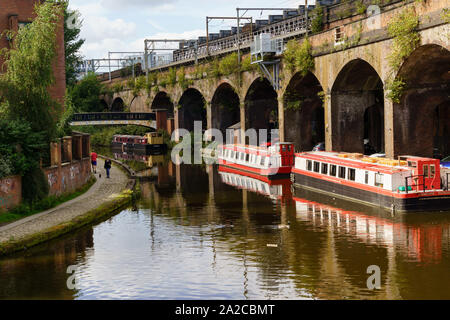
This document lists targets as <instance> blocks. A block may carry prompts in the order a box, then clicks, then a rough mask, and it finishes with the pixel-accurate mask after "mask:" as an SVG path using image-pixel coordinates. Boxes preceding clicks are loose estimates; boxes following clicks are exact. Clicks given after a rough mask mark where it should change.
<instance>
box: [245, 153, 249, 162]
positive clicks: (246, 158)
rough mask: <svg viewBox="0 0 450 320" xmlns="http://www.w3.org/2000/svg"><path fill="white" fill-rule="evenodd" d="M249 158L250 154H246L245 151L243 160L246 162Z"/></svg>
mask: <svg viewBox="0 0 450 320" xmlns="http://www.w3.org/2000/svg"><path fill="white" fill-rule="evenodd" d="M249 159H250V154H248V153H247V154H245V161H246V162H248V161H249Z"/></svg>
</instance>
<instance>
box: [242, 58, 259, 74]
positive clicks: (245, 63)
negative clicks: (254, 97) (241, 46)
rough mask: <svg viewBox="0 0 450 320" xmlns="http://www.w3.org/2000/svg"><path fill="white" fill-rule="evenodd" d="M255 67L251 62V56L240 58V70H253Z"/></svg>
mask: <svg viewBox="0 0 450 320" xmlns="http://www.w3.org/2000/svg"><path fill="white" fill-rule="evenodd" d="M256 69H257V65H256V64H252V62H251V57H250V56H247V57H245V58H243V59H242V61H241V71H242V72H244V71H255V70H256Z"/></svg>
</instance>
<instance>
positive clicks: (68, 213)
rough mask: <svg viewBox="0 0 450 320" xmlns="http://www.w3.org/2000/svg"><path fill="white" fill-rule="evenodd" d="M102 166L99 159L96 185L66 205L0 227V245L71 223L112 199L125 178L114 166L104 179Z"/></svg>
mask: <svg viewBox="0 0 450 320" xmlns="http://www.w3.org/2000/svg"><path fill="white" fill-rule="evenodd" d="M103 164H104V161H103V160H102V159H100V158H99V159H98V167H97V174H96V178H97V182H96V183H95V184H94V185H93V186H92V187H91V188H90V189H89V190H88V191H87V192H86V193H84V194H83V195H81V196H80V197H78V198H75V199H73V200H70V201H68V202H65V203H63V204H61V205H59V206H58V207H56V208H53V209H50V210H47V211H45V212H41V213H39V214H36V215H33V216H30V217H27V218H24V219H21V220H19V221H16V222H13V223H10V224H8V225H5V226H3V227H0V243H2V242H5V241H9V240H12V239H14V240H19V239H21V238H23V237H26V236H29V235H33V234H35V233H39V232H41V231H43V230H46V229H48V228H51V227H54V226H57V225H59V224H61V223H65V222H68V221H71V220H72V219H74V218H76V217H78V216H81V215H83V214H85V213H87V212H88V211H90V210H92V209H95V208H98V207H99V206H101V205H102V204H103V203H105V202H106V201H108V200H109V199H111V198H114V197H115V196H116V195H117V194H119V193H120V192H121V191H123V190H124V189H125V188H126V186H127V183H128V177H127V175H126V174H125V173H124V172H123V171H122V170H120V169H119V168H118V167H117V166H116V165H114V164H113V168H112V170H111V179H106V171H105V169H103ZM99 174H101V178H99Z"/></svg>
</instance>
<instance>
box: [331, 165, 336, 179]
mask: <svg viewBox="0 0 450 320" xmlns="http://www.w3.org/2000/svg"><path fill="white" fill-rule="evenodd" d="M336 169H337V167H336V166H335V165H334V164H332V165H331V166H330V176H333V177H336V171H337V170H336Z"/></svg>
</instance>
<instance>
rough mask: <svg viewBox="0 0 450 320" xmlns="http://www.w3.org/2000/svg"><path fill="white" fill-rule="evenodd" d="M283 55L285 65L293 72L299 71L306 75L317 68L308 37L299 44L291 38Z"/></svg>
mask: <svg viewBox="0 0 450 320" xmlns="http://www.w3.org/2000/svg"><path fill="white" fill-rule="evenodd" d="M283 56H284V63H285V66H286V67H287V69H288V70H289V71H290V72H291V73H294V72H296V71H298V72H300V73H301V74H302V75H303V76H306V75H307V74H308V72H309V71H313V70H314V68H315V63H314V58H313V56H312V46H311V43H310V42H309V39H308V38H306V39H305V40H304V41H303V42H302V44H299V43H298V42H297V41H296V40H290V41H289V42H288V43H287V46H286V50H285V52H284V53H283Z"/></svg>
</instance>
